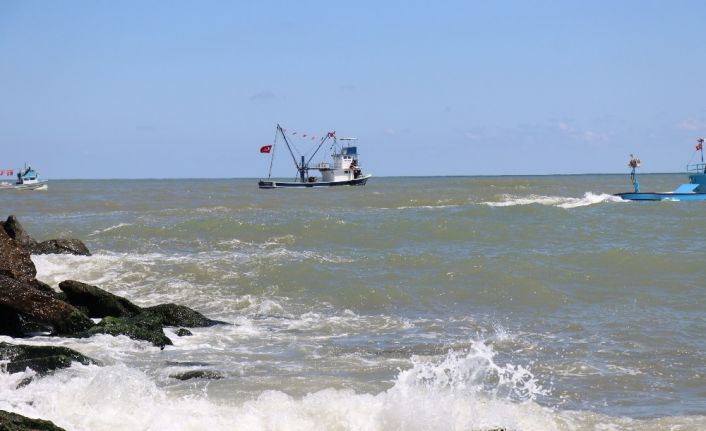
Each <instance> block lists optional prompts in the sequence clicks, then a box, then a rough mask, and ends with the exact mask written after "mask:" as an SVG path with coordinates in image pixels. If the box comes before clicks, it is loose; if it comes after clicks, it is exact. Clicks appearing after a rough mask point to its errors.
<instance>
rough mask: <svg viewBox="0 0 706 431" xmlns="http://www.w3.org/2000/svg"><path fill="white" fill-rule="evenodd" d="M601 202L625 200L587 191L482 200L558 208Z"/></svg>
mask: <svg viewBox="0 0 706 431" xmlns="http://www.w3.org/2000/svg"><path fill="white" fill-rule="evenodd" d="M603 202H625V201H624V200H623V199H621V198H620V197H618V196H613V195H610V194H605V193H603V194H595V193H591V192H587V193H585V194H584V195H583V197H581V198H573V197H564V196H541V195H529V196H526V197H519V196H514V195H503V200H502V201H500V202H483V204H484V205H488V206H491V207H509V206H517V205H533V204H537V205H546V206H554V207H558V208H567V209H568V208H578V207H584V206H589V205H595V204H599V203H603Z"/></svg>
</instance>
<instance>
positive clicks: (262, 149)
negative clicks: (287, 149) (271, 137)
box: [260, 145, 272, 153]
mask: <svg viewBox="0 0 706 431" xmlns="http://www.w3.org/2000/svg"><path fill="white" fill-rule="evenodd" d="M270 151H272V145H264V146H262V147H260V152H261V153H269V152H270Z"/></svg>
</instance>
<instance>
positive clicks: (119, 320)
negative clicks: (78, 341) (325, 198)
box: [82, 313, 172, 349]
mask: <svg viewBox="0 0 706 431" xmlns="http://www.w3.org/2000/svg"><path fill="white" fill-rule="evenodd" d="M95 334H109V335H126V336H128V337H130V338H132V339H134V340H145V341H149V342H150V343H152V344H154V345H155V346H157V347H159V348H162V349H164V346H167V345H169V346H171V345H172V340H170V339H169V337H167V336H166V335H164V331H163V330H162V322H161V321H160V319H159V317H158V316H155V315H153V314H146V313H143V314H138V315H137V316H132V317H106V318H105V319H103V320H101V321H100V322H98V323H97V324H96V325H95V326H93V327H92V328H90V329H88V330H87V331H85V332H84V333H83V334H82V335H83V336H91V335H95Z"/></svg>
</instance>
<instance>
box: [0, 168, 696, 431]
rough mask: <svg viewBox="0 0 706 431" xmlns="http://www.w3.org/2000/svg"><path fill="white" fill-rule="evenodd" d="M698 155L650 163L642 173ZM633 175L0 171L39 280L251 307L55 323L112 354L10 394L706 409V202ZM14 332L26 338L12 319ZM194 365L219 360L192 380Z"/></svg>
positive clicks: (3, 391) (77, 415) (511, 425)
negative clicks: (162, 319)
mask: <svg viewBox="0 0 706 431" xmlns="http://www.w3.org/2000/svg"><path fill="white" fill-rule="evenodd" d="M681 182H684V178H683V176H682V175H676V174H675V175H644V176H642V178H641V183H642V188H643V190H654V191H663V190H671V189H674V188H675V187H676V186H677V185H678V184H680V183H681ZM628 189H629V180H628V178H627V176H624V175H581V176H538V177H446V178H441V177H439V178H373V179H372V180H371V181H370V182H369V183H368V185H367V186H365V187H353V188H343V189H335V190H333V189H332V190H259V189H257V186H256V180H240V179H238V180H227V179H224V180H141V181H138V180H115V181H108V180H106V181H79V180H75V181H68V180H67V181H51V182H50V184H49V190H48V191H46V192H24V193H22V192H15V191H5V192H0V205H2V209H3V213H4V214H0V215H2V216H3V217H5V216H7V215H9V214H16V215H17V216H18V217H19V219H20V221H21V222H22V223H23V224H24V225H25V227H26V228H27V230H28V231H29V232H30V233H31V234H32V235H33V236H35V237H36V238H38V239H47V238H54V237H76V238H80V239H82V240H84V241H85V242H86V244H87V245H88V247H89V248H90V249H91V250H92V251H93V253H94V255H93V256H91V257H77V256H35V257H34V261H35V263H36V265H37V268H38V278H39V279H41V280H43V281H45V282H48V283H50V284H51V285H53V286H56V285H57V284H58V283H59V282H60V281H62V280H65V279H76V280H81V281H84V282H88V283H91V284H96V285H99V286H101V287H103V288H104V289H107V290H109V291H111V292H113V293H116V294H119V295H122V296H126V297H128V298H129V299H131V300H133V301H134V302H136V303H137V304H139V305H153V304H157V303H162V302H177V303H182V304H185V305H188V306H190V307H192V308H195V309H197V310H199V311H201V312H203V313H204V314H206V315H207V316H209V317H212V318H217V319H221V320H226V321H229V322H233V323H235V325H231V326H222V327H215V328H204V329H196V330H194V331H193V332H194V336H193V337H183V338H179V337H176V336H175V335H174V333H173V332H169V331H168V335H169V336H170V337H171V338H172V339H173V340H174V343H175V345H174V346H173V347H168V348H166V349H165V350H163V351H160V350H159V349H157V348H154V347H152V346H150V345H148V344H146V343H143V342H137V341H133V340H129V339H127V338H124V337H117V338H116V337H110V336H100V337H94V338H93V339H90V340H60V339H53V338H49V337H36V338H33V339H31V340H22V341H25V342H30V343H35V344H47V343H49V344H61V345H67V346H70V347H72V348H75V349H77V350H79V351H81V352H82V353H85V354H87V355H89V356H93V357H96V358H97V359H100V360H101V361H102V362H103V363H104V366H103V367H95V366H89V367H85V366H74V367H72V368H71V369H69V370H66V371H61V372H58V373H57V374H56V375H54V376H51V377H47V378H44V379H42V380H39V381H37V382H36V383H32V384H30V385H28V386H26V387H24V388H20V389H15V386H16V383H17V382H18V381H20V380H21V379H22V378H23V377H24V374H23V373H20V374H17V375H9V374H7V373H0V409H6V410H13V411H17V412H19V413H22V414H26V415H28V416H35V417H42V418H45V419H50V420H52V421H54V422H55V423H56V424H58V425H60V426H63V427H65V428H66V429H68V430H103V429H105V430H108V429H110V430H116V429H126V430H127V429H148V430H163V429H164V430H166V429H170V430H174V429H180V430H181V429H183V430H191V429H194V430H196V429H207V428H208V429H273V430H274V429H278V430H279V429H283V430H284V429H326V430H329V429H342V430H344V429H345V430H348V429H360V430H367V429H379V430H387V429H411V430H416V429H425V430H426V429H439V430H445V429H459V430H461V429H462V430H474V429H483V428H484V427H485V428H488V427H492V426H496V427H505V428H507V429H508V430H594V429H600V430H604V429H605V430H613V429H616V430H619V429H630V430H633V429H634V430H645V429H647V430H651V429H654V430H662V429H672V430H700V429H706V389H705V388H706V365H705V364H706V339H705V338H704V336H703V334H704V333H706V312H705V310H704V304H706V293H705V289H704V284H705V283H704V280H706V268H705V267H704V264H703V256H704V254H705V252H706V245H704V242H703V241H702V238H701V237H702V236H703V233H704V229H705V228H704V218H703V214H704V210H705V209H706V202H681V203H680V202H658V203H644V202H643V203H637V202H623V201H620V200H618V199H616V198H614V197H613V196H611V195H610V194H611V193H615V192H622V191H627V190H628ZM0 340H3V341H12V342H18V341H19V340H11V339H9V338H8V337H0ZM191 369H209V370H216V371H219V372H220V373H222V374H223V376H224V378H223V379H222V380H214V381H186V382H182V381H179V380H176V379H173V378H171V377H170V375H172V374H175V373H177V372H180V371H185V370H191Z"/></svg>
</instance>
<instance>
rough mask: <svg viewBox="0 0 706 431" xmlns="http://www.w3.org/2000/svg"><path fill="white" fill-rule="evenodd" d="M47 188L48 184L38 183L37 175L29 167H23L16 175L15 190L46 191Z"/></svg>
mask: <svg viewBox="0 0 706 431" xmlns="http://www.w3.org/2000/svg"><path fill="white" fill-rule="evenodd" d="M48 187H49V185H48V182H47V181H40V180H39V173H38V172H37V171H35V170H34V169H32V167H31V166H25V167H24V168H23V169H21V170H20V171H19V172H18V173H17V182H15V190H46V189H47V188H48Z"/></svg>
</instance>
